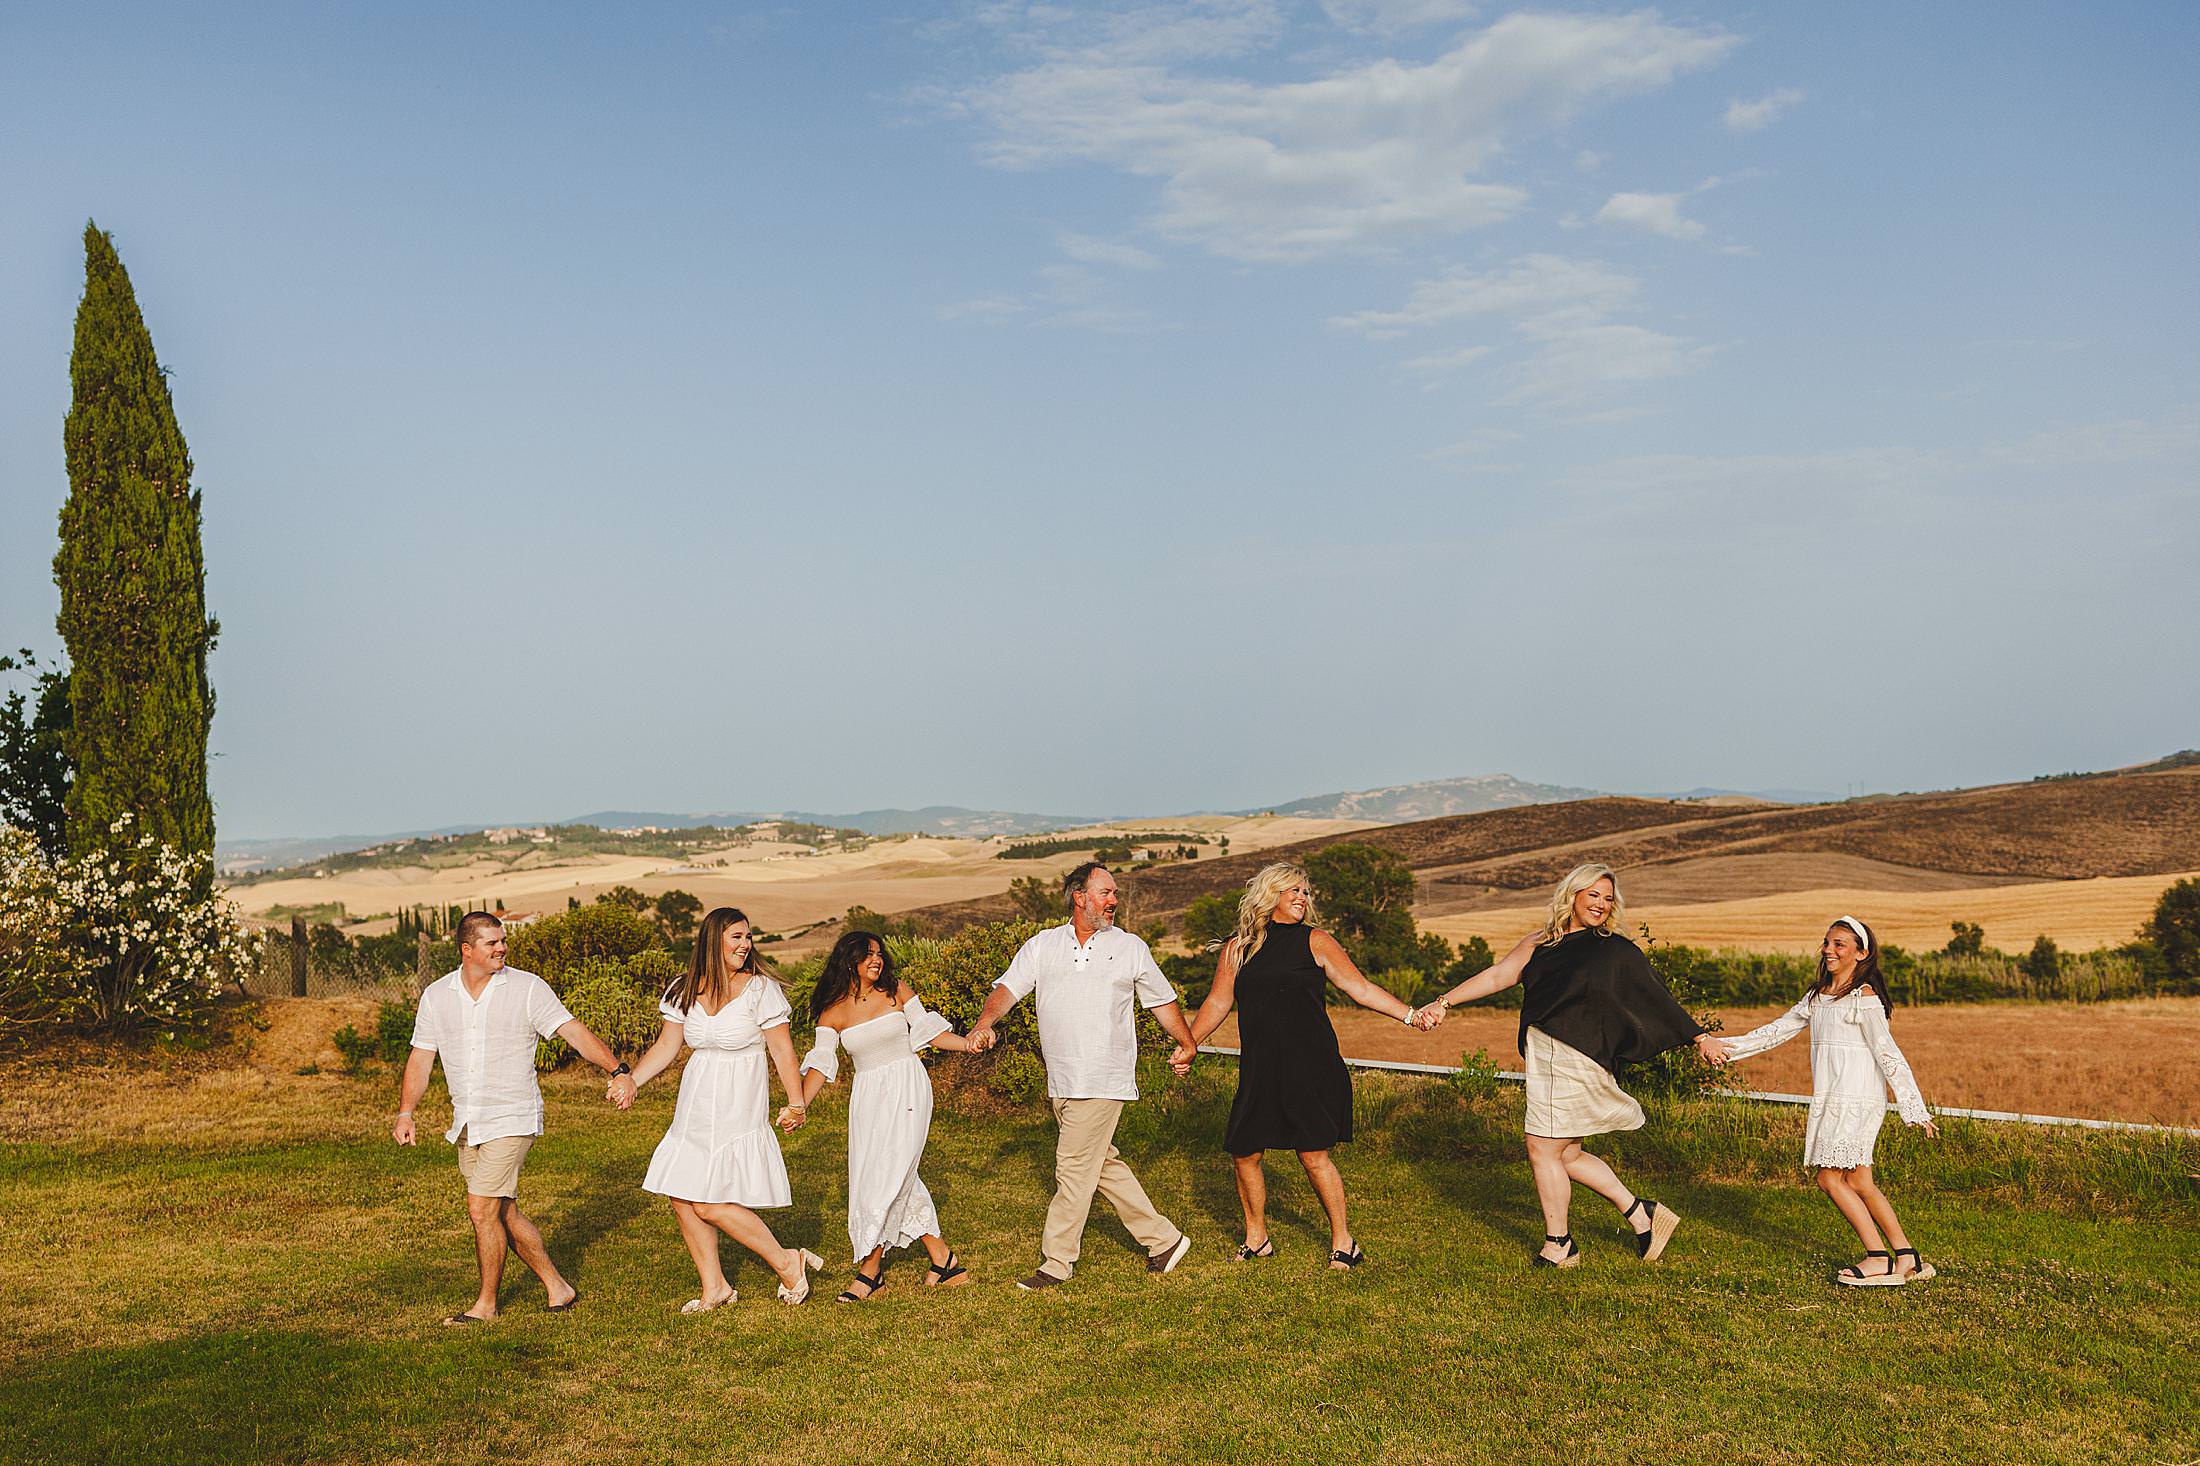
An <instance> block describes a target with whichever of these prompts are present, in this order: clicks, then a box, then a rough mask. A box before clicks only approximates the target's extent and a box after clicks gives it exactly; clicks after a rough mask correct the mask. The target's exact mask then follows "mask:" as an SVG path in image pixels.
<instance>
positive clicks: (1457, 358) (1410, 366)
mask: <svg viewBox="0 0 2200 1466" xmlns="http://www.w3.org/2000/svg"><path fill="white" fill-rule="evenodd" d="M1494 349H1495V348H1494V347H1489V346H1462V347H1460V348H1459V349H1458V350H1457V351H1439V352H1437V353H1436V354H1435V355H1433V356H1416V357H1412V358H1410V359H1409V360H1408V361H1407V362H1406V364H1405V367H1406V370H1407V371H1409V372H1422V373H1425V374H1427V375H1430V376H1434V375H1436V374H1438V373H1441V372H1455V371H1457V370H1459V368H1461V367H1463V366H1471V365H1473V364H1474V363H1475V362H1478V361H1480V360H1481V359H1482V358H1483V357H1485V356H1488V355H1489V354H1490V352H1491V351H1492V350H1494Z"/></svg>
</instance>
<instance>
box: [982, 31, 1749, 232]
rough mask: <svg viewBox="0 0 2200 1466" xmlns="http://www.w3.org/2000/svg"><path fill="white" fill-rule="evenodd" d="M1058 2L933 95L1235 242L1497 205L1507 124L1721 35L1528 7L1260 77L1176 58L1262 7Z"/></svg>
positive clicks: (1697, 55)
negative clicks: (996, 69)
mask: <svg viewBox="0 0 2200 1466" xmlns="http://www.w3.org/2000/svg"><path fill="white" fill-rule="evenodd" d="M1064 14H1065V12H1062V11H1048V12H1044V13H1042V12H1041V11H1039V10H1038V9H1037V8H1035V7H1026V8H1020V9H1017V10H1015V11H1013V12H1012V13H1011V20H1012V21H1014V22H1015V24H1009V25H1007V26H1006V29H1007V30H1008V31H1009V32H1010V33H1012V34H1014V35H1016V36H1017V37H1018V44H1019V45H1021V46H1023V47H1025V48H1026V49H1029V50H1031V51H1032V52H1033V53H1034V54H1036V55H1037V56H1038V57H1039V59H1038V60H1037V62H1036V64H1033V65H1029V66H1024V67H1022V68H1020V69H1017V70H1014V71H1011V72H1009V73H1007V74H1005V75H1001V76H998V77H995V78H992V79H990V80H987V81H984V82H981V83H978V84H976V85H973V86H970V87H967V88H964V89H962V90H961V91H959V92H957V93H954V94H953V95H951V96H948V97H945V98H942V99H941V100H943V101H944V102H945V103H946V105H948V106H949V107H950V109H951V110H952V111H954V112H955V113H956V114H958V115H960V116H963V117H965V118H968V119H970V120H971V121H973V122H975V123H977V124H978V125H980V126H981V127H982V128H983V129H984V130H985V133H986V138H985V141H984V143H983V144H982V150H983V156H984V157H985V158H986V160H987V161H988V162H990V163H992V164H994V165H995V166H998V167H1002V168H1016V169H1034V168H1045V167H1053V166H1058V165H1060V164H1064V163H1068V162H1077V161H1085V162H1097V163H1101V164H1104V165H1107V166H1110V167H1114V168H1117V169H1120V170H1122V171H1123V172H1125V173H1128V174H1131V175H1133V176H1137V177H1142V178H1151V179H1153V180H1155V181H1156V183H1157V186H1158V191H1159V196H1158V200H1157V204H1156V208H1155V211H1154V213H1153V216H1152V218H1151V219H1150V220H1149V221H1148V223H1149V227H1151V228H1152V229H1153V230H1154V231H1156V232H1158V233H1159V234H1160V235H1162V236H1163V237H1165V238H1171V239H1177V240H1182V241H1185V242H1188V243H1191V244H1195V245H1198V246H1200V247H1202V248H1204V249H1207V250H1209V251H1211V252H1213V253H1215V254H1217V255H1221V256H1224V257H1227V258H1231V259H1239V260H1262V261H1291V260H1305V259H1313V258H1318V257H1321V256H1325V255H1333V254H1338V253H1348V252H1354V251H1366V250H1376V249H1384V248H1389V247H1393V246H1395V245H1398V244H1401V243H1403V242H1406V241H1409V240H1413V239H1417V238H1427V237H1441V236H1446V235H1454V234H1458V233H1461V232H1464V231H1467V230H1472V229H1476V228H1481V227H1484V226H1487V225H1490V224H1494V223H1497V222H1499V221H1501V220H1504V219H1507V218H1509V217H1511V216H1513V215H1514V214H1516V213H1518V212H1519V211H1520V210H1521V208H1522V207H1523V206H1524V205H1525V203H1526V201H1527V193H1526V190H1524V189H1523V188H1521V187H1519V186H1518V185H1515V184H1510V183H1505V182H1500V181H1495V180H1491V179H1488V178H1486V177H1483V176H1482V175H1483V174H1485V173H1486V171H1487V170H1488V169H1489V167H1490V166H1491V165H1492V164H1493V162H1494V161H1495V160H1496V159H1497V158H1498V156H1499V155H1500V153H1501V152H1502V150H1503V149H1504V147H1505V146H1506V145H1507V143H1508V142H1509V141H1510V140H1513V139H1515V138H1517V137H1519V136H1522V135H1527V134H1531V133H1534V132H1536V131H1537V130H1541V129H1548V128H1550V127H1552V126H1555V125H1556V124H1558V123H1560V122H1563V121H1564V120H1566V119H1567V118H1569V117H1572V116H1574V115H1575V114H1577V113H1579V112H1581V111H1583V110H1585V109H1587V108H1590V107H1593V106H1597V105H1601V104H1604V103H1608V102H1611V101H1614V100H1617V99H1620V98H1624V97H1628V96H1634V95H1640V94H1643V93H1647V92H1652V91H1656V90H1658V89H1659V88H1662V87H1665V86H1667V85H1669V84H1670V83H1671V82H1672V81H1673V80H1674V79H1675V78H1676V77H1678V76H1680V75H1682V74H1684V73H1686V72H1690V71H1694V70H1697V69H1700V68H1702V67H1705V66H1709V65H1711V64H1713V63H1714V62H1716V61H1718V60H1719V59H1720V58H1722V57H1724V56H1725V55H1727V54H1728V52H1730V51H1731V50H1732V49H1733V47H1734V45H1735V40H1734V38H1733V37H1731V36H1729V35H1726V34H1725V33H1723V32H1720V31H1716V30H1710V29H1703V28H1693V27H1686V26H1679V25H1673V24H1669V23H1668V22H1666V21H1664V20H1663V19H1661V18H1659V17H1658V16H1657V15H1655V14H1654V13H1651V12H1638V13H1635V14H1629V15H1604V16H1597V15H1557V14H1523V15H1514V16H1508V17H1506V18H1505V19H1503V20H1500V21H1498V22H1496V23H1495V24H1493V25H1491V26H1489V27H1487V28H1486V29H1483V30H1480V31H1476V32H1474V33H1472V34H1469V35H1466V36H1464V37H1462V38H1461V39H1460V40H1459V41H1458V42H1457V43H1456V44H1455V45H1453V46H1452V47H1451V48H1450V49H1449V50H1447V51H1445V52H1444V53H1443V54H1442V55H1440V56H1438V57H1437V58H1436V59H1435V60H1433V61H1429V62H1426V63H1420V64H1416V63H1412V62H1407V61H1401V60H1396V59H1383V60H1379V61H1373V62H1367V63H1362V64H1358V65H1355V66H1352V67H1348V68H1345V69H1342V70H1339V71H1336V72H1334V73H1332V74H1330V75H1327V76H1324V77H1321V78H1319V79H1316V80H1312V81H1303V82H1279V83H1267V82H1259V81H1249V80H1244V79H1240V78H1231V77H1219V76H1213V75H1202V74H1198V73H1197V72H1195V71H1193V70H1189V69H1187V64H1188V63H1189V62H1191V61H1195V60H1198V59H1202V58H1212V57H1216V56H1222V55H1234V54H1240V53H1241V52H1242V51H1243V50H1244V49H1246V48H1249V47H1256V46H1258V45H1259V44H1261V43H1262V39H1263V37H1265V36H1269V35H1270V29H1269V28H1270V27H1271V25H1272V24H1273V21H1274V12H1273V10H1272V9H1271V8H1269V7H1266V6H1256V5H1251V4H1246V5H1240V6H1235V7H1218V8H1216V9H1215V10H1213V11H1207V10H1202V11H1199V12H1196V13H1193V14H1190V15H1185V14H1182V13H1179V12H1167V13H1163V12H1158V11H1154V12H1146V11H1140V12H1135V14H1137V15H1140V16H1143V17H1144V20H1143V21H1142V22H1141V23H1140V24H1139V25H1136V26H1131V25H1127V24H1118V25H1111V26H1105V27H1102V28H1101V30H1100V32H1099V33H1098V34H1096V35H1093V34H1080V35H1078V36H1074V37H1064V36H1060V35H1056V34H1055V29H1056V27H1057V18H1058V17H1060V16H1062V15H1064ZM1060 24H1061V25H1064V26H1070V27H1072V28H1073V29H1074V28H1075V26H1076V25H1077V24H1078V23H1076V22H1072V21H1061V22H1060ZM1018 25H1022V26H1023V27H1024V28H1023V29H1018V28H1017V27H1018ZM1088 28H1089V26H1088ZM1233 47H1234V48H1237V49H1236V50H1233V49H1232V48H1233Z"/></svg>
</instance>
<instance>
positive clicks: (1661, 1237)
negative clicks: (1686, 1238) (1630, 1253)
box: [1620, 1196, 1681, 1262]
mask: <svg viewBox="0 0 2200 1466" xmlns="http://www.w3.org/2000/svg"><path fill="white" fill-rule="evenodd" d="M1645 1208H1647V1210H1645ZM1638 1211H1639V1212H1642V1219H1643V1220H1644V1221H1645V1222H1648V1223H1649V1224H1650V1225H1648V1226H1647V1227H1645V1228H1643V1229H1642V1230H1641V1231H1640V1232H1637V1233H1635V1256H1637V1257H1639V1258H1641V1259H1642V1260H1643V1261H1644V1262H1656V1261H1657V1260H1658V1259H1659V1258H1661V1257H1663V1256H1664V1255H1665V1244H1666V1243H1668V1242H1670V1241H1672V1240H1673V1233H1674V1232H1675V1231H1676V1230H1677V1229H1678V1228H1679V1227H1680V1224H1681V1219H1680V1217H1679V1215H1678V1214H1677V1213H1675V1212H1674V1210H1673V1209H1672V1208H1671V1207H1669V1206H1659V1205H1658V1204H1657V1203H1656V1202H1654V1201H1652V1200H1651V1199H1650V1198H1649V1197H1647V1196H1638V1197H1636V1198H1635V1204H1634V1205H1633V1206H1630V1207H1629V1208H1627V1210H1625V1211H1623V1212H1621V1213H1620V1219H1621V1220H1622V1221H1624V1222H1626V1223H1627V1224H1628V1225H1629V1226H1632V1225H1634V1218H1635V1213H1636V1212H1638Z"/></svg>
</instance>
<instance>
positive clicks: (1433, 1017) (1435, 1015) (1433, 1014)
mask: <svg viewBox="0 0 2200 1466" xmlns="http://www.w3.org/2000/svg"><path fill="white" fill-rule="evenodd" d="M1450 1011H1451V1010H1450V1009H1449V1008H1447V1007H1445V1006H1444V1003H1443V1000H1442V999H1438V1000H1437V1001H1436V1002H1433V1003H1430V1004H1428V1005H1427V1006H1426V1007H1422V1008H1416V1009H1414V1010H1413V1011H1412V1012H1411V1013H1408V1014H1407V1015H1406V1022H1408V1023H1410V1024H1412V1025H1413V1026H1414V1027H1415V1028H1418V1029H1419V1030H1421V1032H1423V1033H1427V1032H1428V1031H1429V1030H1430V1029H1433V1028H1434V1027H1436V1025H1437V1024H1439V1023H1442V1022H1443V1021H1444V1015H1445V1014H1446V1013H1448V1012H1450Z"/></svg>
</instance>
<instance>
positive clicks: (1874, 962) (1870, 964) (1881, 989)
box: [1810, 921, 1894, 1018]
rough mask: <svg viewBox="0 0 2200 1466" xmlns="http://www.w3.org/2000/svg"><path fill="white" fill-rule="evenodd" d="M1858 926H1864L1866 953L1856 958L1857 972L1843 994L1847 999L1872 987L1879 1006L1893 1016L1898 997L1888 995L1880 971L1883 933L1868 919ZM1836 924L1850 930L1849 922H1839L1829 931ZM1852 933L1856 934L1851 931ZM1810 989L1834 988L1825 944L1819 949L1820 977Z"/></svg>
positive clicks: (1830, 990) (1844, 929) (1818, 990)
mask: <svg viewBox="0 0 2200 1466" xmlns="http://www.w3.org/2000/svg"><path fill="white" fill-rule="evenodd" d="M1857 925H1858V926H1860V927H1863V928H1864V955H1863V956H1861V957H1859V958H1857V959H1856V972H1855V974H1854V975H1853V976H1851V977H1850V978H1849V985H1848V987H1847V988H1846V989H1845V990H1843V992H1842V994H1841V996H1842V997H1844V998H1845V997H1847V996H1848V995H1849V994H1850V993H1853V992H1855V991H1856V990H1857V989H1858V988H1870V989H1871V990H1872V991H1873V992H1875V993H1877V994H1879V1006H1880V1007H1882V1008H1884V1009H1886V1010H1887V1016H1888V1017H1889V1018H1892V1017H1893V1016H1894V999H1892V998H1890V997H1888V996H1887V979H1886V977H1885V976H1884V975H1883V974H1882V973H1881V972H1880V970H1879V933H1877V932H1875V931H1873V930H1872V929H1871V924H1870V923H1868V922H1864V921H1859V922H1857ZM1836 926H1837V927H1840V928H1841V929H1842V930H1843V931H1848V928H1849V924H1848V922H1847V921H1837V922H1834V923H1832V924H1831V925H1829V926H1828V927H1827V928H1826V930H1827V931H1828V932H1831V931H1832V930H1833V928H1834V927H1836ZM1849 935H1851V936H1854V935H1856V934H1855V933H1854V932H1850V933H1849ZM1810 991H1811V992H1812V993H1813V994H1816V993H1830V992H1832V991H1833V973H1832V972H1831V971H1829V970H1828V969H1827V967H1826V949H1825V946H1824V944H1822V943H1821V944H1820V946H1819V948H1818V980H1817V981H1816V982H1814V983H1812V984H1811V985H1810Z"/></svg>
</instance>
